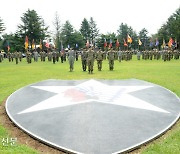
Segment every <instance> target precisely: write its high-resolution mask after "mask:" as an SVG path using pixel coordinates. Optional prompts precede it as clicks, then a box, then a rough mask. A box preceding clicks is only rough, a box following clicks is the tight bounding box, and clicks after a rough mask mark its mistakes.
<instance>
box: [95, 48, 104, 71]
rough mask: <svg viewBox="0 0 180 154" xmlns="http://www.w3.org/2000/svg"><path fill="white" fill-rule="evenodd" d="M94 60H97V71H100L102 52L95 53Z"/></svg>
mask: <svg viewBox="0 0 180 154" xmlns="http://www.w3.org/2000/svg"><path fill="white" fill-rule="evenodd" d="M96 60H97V66H98V71H101V69H102V61H103V52H102V51H101V50H99V51H97V53H96Z"/></svg>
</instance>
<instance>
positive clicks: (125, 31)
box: [117, 23, 138, 50]
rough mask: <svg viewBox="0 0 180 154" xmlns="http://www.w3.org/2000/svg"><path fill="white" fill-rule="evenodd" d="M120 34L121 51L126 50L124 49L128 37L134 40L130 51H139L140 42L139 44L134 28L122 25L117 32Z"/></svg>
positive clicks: (130, 45)
mask: <svg viewBox="0 0 180 154" xmlns="http://www.w3.org/2000/svg"><path fill="white" fill-rule="evenodd" d="M117 33H118V39H119V42H120V49H121V50H125V47H124V40H125V41H126V42H127V35H129V36H130V37H131V38H132V40H133V41H132V44H129V47H128V48H129V49H137V47H138V42H137V40H138V39H137V38H138V37H137V34H136V32H135V31H134V30H133V29H132V27H131V26H130V27H129V26H128V25H127V24H124V23H121V25H120V26H119V29H118V30H117Z"/></svg>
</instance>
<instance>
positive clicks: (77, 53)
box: [76, 50, 79, 61]
mask: <svg viewBox="0 0 180 154" xmlns="http://www.w3.org/2000/svg"><path fill="white" fill-rule="evenodd" d="M78 56H79V55H78V51H77V50H76V61H78Z"/></svg>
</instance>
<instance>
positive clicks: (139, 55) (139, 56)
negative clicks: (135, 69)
mask: <svg viewBox="0 0 180 154" xmlns="http://www.w3.org/2000/svg"><path fill="white" fill-rule="evenodd" d="M140 59H141V53H140V51H137V60H140Z"/></svg>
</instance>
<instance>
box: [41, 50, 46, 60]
mask: <svg viewBox="0 0 180 154" xmlns="http://www.w3.org/2000/svg"><path fill="white" fill-rule="evenodd" d="M42 61H43V62H45V61H46V52H45V51H43V52H42Z"/></svg>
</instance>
